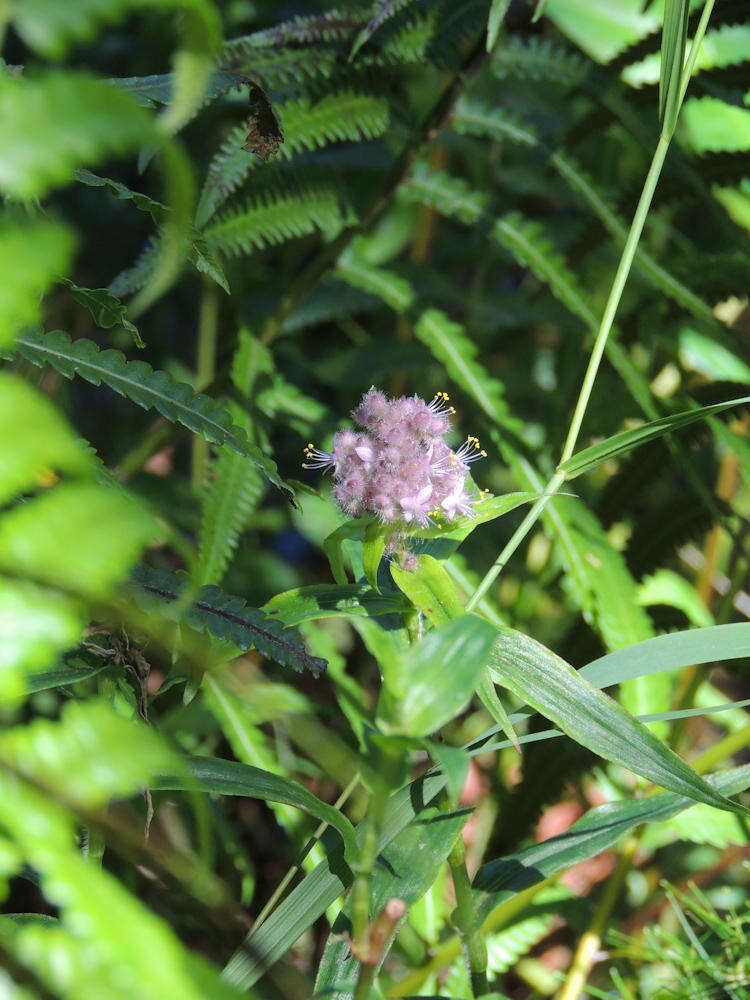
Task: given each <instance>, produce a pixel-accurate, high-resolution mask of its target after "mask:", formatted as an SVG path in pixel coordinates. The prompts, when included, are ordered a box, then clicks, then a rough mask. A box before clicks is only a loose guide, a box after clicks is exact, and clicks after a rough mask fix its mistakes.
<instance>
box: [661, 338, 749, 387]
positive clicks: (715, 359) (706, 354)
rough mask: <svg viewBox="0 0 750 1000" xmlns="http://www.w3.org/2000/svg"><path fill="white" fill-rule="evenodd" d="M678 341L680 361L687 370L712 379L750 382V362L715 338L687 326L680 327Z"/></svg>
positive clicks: (745, 383) (742, 383)
mask: <svg viewBox="0 0 750 1000" xmlns="http://www.w3.org/2000/svg"><path fill="white" fill-rule="evenodd" d="M678 342H679V354H680V362H681V364H682V366H683V368H686V369H687V370H688V371H694V372H698V373H699V374H701V375H704V376H705V377H706V378H709V379H711V381H713V382H739V383H740V385H748V384H750V365H748V364H746V363H745V362H744V361H743V360H742V359H741V358H738V357H737V355H736V354H733V353H732V352H731V351H730V350H728V349H727V348H726V347H724V346H723V345H722V344H720V343H718V342H717V341H716V340H714V339H713V338H711V337H707V336H705V335H704V334H702V333H699V332H698V331H697V330H692V329H691V328H690V327H685V328H684V329H682V330H680V334H679V339H678Z"/></svg>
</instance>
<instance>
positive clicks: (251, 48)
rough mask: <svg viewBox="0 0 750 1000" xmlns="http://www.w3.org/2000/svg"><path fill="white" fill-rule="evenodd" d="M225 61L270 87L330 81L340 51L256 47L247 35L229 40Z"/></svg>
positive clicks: (290, 47)
mask: <svg viewBox="0 0 750 1000" xmlns="http://www.w3.org/2000/svg"><path fill="white" fill-rule="evenodd" d="M247 37H252V36H247ZM222 61H223V64H224V65H225V66H230V65H231V66H234V67H237V69H238V70H239V71H241V72H243V73H245V74H247V75H248V76H251V77H252V78H253V79H254V80H259V81H260V82H261V83H262V84H263V85H264V86H265V87H266V88H270V87H278V86H283V85H285V84H289V83H301V82H302V81H303V80H310V79H313V78H315V77H322V78H323V79H325V80H327V79H329V78H330V77H331V76H332V75H333V74H334V73H335V71H336V69H337V68H338V65H339V54H338V53H337V52H336V51H335V49H327V48H324V47H322V46H319V45H310V46H304V47H301V48H295V47H294V46H285V47H282V48H275V47H273V46H267V47H264V46H256V45H253V44H249V43H248V41H247V38H236V39H234V40H233V41H231V42H228V43H227V46H226V47H225V50H224V55H223V57H222Z"/></svg>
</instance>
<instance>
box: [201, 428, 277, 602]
mask: <svg viewBox="0 0 750 1000" xmlns="http://www.w3.org/2000/svg"><path fill="white" fill-rule="evenodd" d="M212 472H213V479H212V480H211V482H210V484H209V486H208V488H207V491H206V495H205V497H204V499H203V509H202V512H201V535H200V544H199V547H198V559H197V562H196V567H195V573H194V578H195V581H196V583H198V584H201V585H204V584H208V583H220V582H221V579H222V577H223V576H224V573H225V572H226V569H227V566H228V565H229V561H230V559H231V557H232V554H233V553H234V551H235V549H236V548H237V543H238V541H239V537H240V535H241V533H242V531H243V530H244V529H245V527H246V525H247V523H248V521H249V519H250V516H251V515H252V513H253V511H254V510H255V509H256V508H257V506H258V504H259V503H260V500H261V498H262V496H263V493H264V483H263V479H262V477H261V476H260V475H259V474H258V471H257V469H256V468H255V467H254V466H253V465H252V463H251V462H249V461H248V460H247V459H246V458H245V457H244V456H243V455H239V454H238V453H237V452H236V451H231V450H230V449H228V448H222V449H221V452H220V454H219V457H218V458H217V459H216V462H215V463H214V465H213V469H212Z"/></svg>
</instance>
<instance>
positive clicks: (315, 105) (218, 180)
mask: <svg viewBox="0 0 750 1000" xmlns="http://www.w3.org/2000/svg"><path fill="white" fill-rule="evenodd" d="M277 111H278V114H279V118H280V122H281V128H282V131H283V134H284V142H283V144H282V145H281V147H280V148H279V151H278V153H277V154H276V155H277V159H284V160H290V159H292V157H293V156H295V155H296V154H297V153H300V152H302V151H303V150H313V149H320V148H321V147H323V146H326V145H328V144H329V143H333V142H346V141H348V142H359V141H361V140H363V139H374V138H376V137H377V136H379V135H382V134H383V132H385V130H386V128H387V127H388V119H389V109H388V102H387V101H386V100H385V99H384V98H382V97H376V96H374V95H372V94H364V93H356V92H355V91H352V90H342V91H338V92H336V93H334V94H328V95H326V96H325V97H322V98H321V99H320V100H318V101H313V100H311V99H310V98H309V97H300V98H298V99H297V100H295V101H290V102H289V103H288V104H285V105H279V106H278V107H277ZM246 141H247V126H246V125H245V124H242V125H238V126H237V127H236V128H234V129H232V131H231V132H230V134H229V137H228V138H227V140H226V141H225V142H224V144H223V145H222V147H221V149H220V150H219V152H218V153H217V154H216V156H215V157H214V158H213V160H212V161H211V164H210V166H209V168H208V175H207V177H206V183H205V186H204V188H203V192H202V194H201V200H200V204H199V205H198V210H197V212H196V221H197V224H198V225H199V226H202V225H205V223H206V221H207V220H208V219H209V218H210V217H211V215H212V214H213V212H214V211H215V209H216V207H217V206H218V205H220V204H221V203H222V202H223V201H224V200H225V199H226V198H227V197H228V196H229V195H230V194H231V192H232V191H235V190H236V189H237V188H238V187H239V186H240V184H241V183H242V181H243V180H244V179H245V177H247V175H248V174H249V173H250V172H251V171H252V170H253V169H254V168H255V167H256V166H257V165H258V163H259V160H258V158H257V157H255V156H253V155H252V153H249V152H248V151H247V150H246V149H244V148H243V147H244V145H245V143H246Z"/></svg>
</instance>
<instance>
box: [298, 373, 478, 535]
mask: <svg viewBox="0 0 750 1000" xmlns="http://www.w3.org/2000/svg"><path fill="white" fill-rule="evenodd" d="M449 402H450V400H449V397H448V394H447V393H445V392H439V393H437V394H436V396H435V397H434V398H433V399H432V401H431V402H429V403H426V402H425V401H424V400H423V399H420V397H419V396H399V397H397V398H395V399H391V398H389V397H388V396H386V395H385V393H383V392H380V390H379V389H376V388H375V387H374V386H373V388H371V389H369V390H368V391H367V392H366V393H365V394H364V396H363V397H362V401H361V402H360V404H359V406H357V408H356V409H355V410H354V411H353V413H352V417H353V418H354V420H355V421H356V423H358V424H359V425H360V427H362V428H363V429H362V430H361V431H352V430H343V431H339V432H338V433H337V434H335V435H334V438H333V446H332V448H331V452H330V453H328V452H323V451H320V450H318V449H317V448H315V447H314V446H313V445H312V444H309V445H308V446H307V447H306V448H305V462H304V463H303V465H304V467H305V468H307V469H332V470H333V480H334V490H333V495H334V497H335V499H336V501H337V503H338V504H339V506H340V507H341V509H342V510H343V511H344V512H345V513H346V514H348V515H350V516H351V517H363V516H366V515H370V516H375V517H377V518H378V519H379V520H380V521H381V523H383V524H392V525H393V526H394V530H396V531H401V532H402V533H403V532H404V531H405V529H407V528H412V527H422V528H424V527H427V526H428V525H429V524H435V523H436V522H435V520H434V519H435V518H438V517H439V518H441V519H443V520H445V521H453V520H454V519H455V518H456V517H458V516H459V515H463V516H468V517H471V516H472V515H473V503H474V500H473V498H472V495H471V494H470V493H469V492H468V489H467V482H466V480H467V475H468V469H469V465H470V464H471V463H472V462H474V461H476V459H478V458H483V457H484V456H485V455H486V454H487V453H486V452H485V451H483V450H482V448H481V447H480V444H479V441H478V440H477V439H476V438H473V437H470V438H467V440H466V441H465V442H464V444H463V445H461V447H460V448H459V449H458V450H457V451H453V449H452V448H451V447H450V445H449V444H448V443H447V441H446V440H445V436H446V434H447V433H448V432H449V431H450V429H451V422H452V418H453V415H454V414H455V410H454V409H453V407H452V406H450V405H449Z"/></svg>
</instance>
